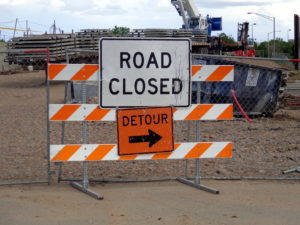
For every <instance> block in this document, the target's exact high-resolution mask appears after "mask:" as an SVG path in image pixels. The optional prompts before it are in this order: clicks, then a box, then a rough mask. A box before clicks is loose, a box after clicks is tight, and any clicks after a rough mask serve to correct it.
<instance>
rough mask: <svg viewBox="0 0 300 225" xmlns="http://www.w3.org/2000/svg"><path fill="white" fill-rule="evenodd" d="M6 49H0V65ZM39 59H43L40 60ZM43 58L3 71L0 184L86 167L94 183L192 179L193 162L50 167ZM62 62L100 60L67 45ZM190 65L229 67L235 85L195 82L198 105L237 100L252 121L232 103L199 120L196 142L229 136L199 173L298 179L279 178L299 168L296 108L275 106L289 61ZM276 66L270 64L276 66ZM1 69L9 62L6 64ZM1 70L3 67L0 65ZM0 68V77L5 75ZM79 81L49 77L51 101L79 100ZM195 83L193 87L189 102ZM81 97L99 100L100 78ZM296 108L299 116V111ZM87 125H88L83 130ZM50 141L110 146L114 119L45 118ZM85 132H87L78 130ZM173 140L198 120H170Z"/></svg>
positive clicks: (59, 176) (199, 60)
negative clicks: (223, 152)
mask: <svg viewBox="0 0 300 225" xmlns="http://www.w3.org/2000/svg"><path fill="white" fill-rule="evenodd" d="M6 55H7V52H2V53H1V56H2V57H1V63H2V64H3V65H6V64H5V62H3V61H4V60H2V59H5V58H6ZM44 57H45V58H44ZM44 57H43V58H44V59H43V60H41V61H40V62H36V63H35V64H33V63H30V61H28V63H23V64H22V65H10V66H12V67H14V66H16V67H17V68H18V72H17V73H16V74H12V73H11V74H10V75H1V76H0V79H1V82H0V85H1V90H0V93H1V99H0V101H1V116H0V118H1V124H3V126H2V127H5V129H2V130H1V149H2V153H3V157H1V171H2V173H1V178H0V182H1V183H5V182H40V181H41V182H47V178H48V175H49V174H50V175H51V178H52V182H56V181H68V180H81V179H82V176H83V173H86V172H88V174H89V178H90V180H92V181H93V180H94V181H108V180H109V181H136V180H164V179H174V178H176V177H179V176H180V177H189V178H191V177H194V175H195V173H196V164H195V160H145V161H144V160H143V161H105V162H104V161H100V162H90V163H88V167H87V168H88V171H87V169H86V170H83V163H79V162H67V163H51V165H50V169H49V168H48V160H47V159H48V158H47V157H48V156H47V144H46V136H47V132H46V127H47V126H46V125H47V116H46V114H47V106H46V91H45V83H44V78H45V70H43V69H44V68H45V62H46V54H45V53H44ZM65 59H66V63H71V64H81V63H88V64H98V53H97V51H95V50H87V49H86V50H84V49H68V50H67V51H66V56H65ZM192 62H193V64H194V65H203V64H206V65H235V74H234V77H235V81H234V82H222V83H221V82H206V83H204V82H203V83H201V84H200V99H201V103H212V104H214V103H218V104H221V103H234V102H233V97H232V91H231V90H234V92H235V95H236V97H237V100H238V102H239V103H240V105H241V106H242V107H243V109H244V110H245V112H246V114H247V115H248V116H250V118H251V119H252V120H253V122H252V123H248V122H247V121H246V120H245V119H244V117H243V115H242V114H241V112H240V110H239V109H238V107H236V104H235V103H234V113H235V116H236V117H235V118H234V120H233V121H201V122H200V140H201V141H203V142H205V141H209V142H210V141H232V142H233V144H234V147H233V158H232V159H202V160H201V162H202V163H201V177H202V178H214V179H289V178H291V179H297V178H299V176H298V175H297V174H293V173H291V174H286V175H282V171H283V170H287V169H290V168H293V167H297V166H299V165H300V154H299V152H300V151H299V146H300V137H299V134H300V132H299V129H300V118H299V111H293V110H285V109H280V108H279V105H278V102H279V97H280V94H281V92H282V80H283V76H284V74H285V70H286V69H287V70H289V67H292V65H287V66H286V65H285V66H282V64H278V63H275V62H274V61H266V62H264V63H263V62H261V63H253V60H252V61H249V59H233V58H212V57H209V56H207V55H193V59H192ZM274 63H275V64H274ZM6 66H7V65H6ZM1 68H4V67H2V65H1ZM3 71H4V70H2V71H1V74H2V73H4V72H3ZM83 89H84V85H83V84H82V83H81V82H59V83H57V82H55V83H52V82H50V98H49V102H50V103H52V104H64V103H69V104H76V103H82V93H83ZM196 93H197V84H192V102H193V103H195V99H196V98H197V96H196ZM86 97H87V98H86V101H87V103H88V104H97V103H98V82H87V83H86ZM297 112H298V113H297ZM83 127H86V128H83ZM49 131H50V132H49V134H51V138H50V143H51V144H80V143H84V142H86V143H89V144H114V143H116V140H117V137H116V136H117V134H116V133H117V132H116V124H115V122H98V121H94V122H85V124H84V123H82V122H51V123H50V130H49ZM84 132H86V134H85V133H84ZM174 138H175V142H192V141H195V140H196V138H197V137H196V121H175V122H174Z"/></svg>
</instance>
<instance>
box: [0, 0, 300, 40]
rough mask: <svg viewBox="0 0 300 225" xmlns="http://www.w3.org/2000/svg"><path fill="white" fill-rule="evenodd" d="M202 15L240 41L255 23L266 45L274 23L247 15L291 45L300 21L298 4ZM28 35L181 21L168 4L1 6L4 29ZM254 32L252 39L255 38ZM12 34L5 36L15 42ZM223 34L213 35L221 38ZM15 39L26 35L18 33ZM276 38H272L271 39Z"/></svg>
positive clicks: (151, 0)
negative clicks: (244, 27) (243, 27)
mask: <svg viewBox="0 0 300 225" xmlns="http://www.w3.org/2000/svg"><path fill="white" fill-rule="evenodd" d="M194 1H195V2H196V5H197V7H198V10H199V12H200V13H201V15H203V16H206V15H207V14H209V15H210V16H211V17H222V18H223V31H222V32H225V33H226V34H228V35H231V36H233V37H234V38H235V39H236V36H237V24H238V23H239V22H240V23H242V22H245V21H248V22H250V23H256V24H257V25H255V26H253V27H254V38H256V39H257V41H265V40H267V37H268V32H272V31H273V23H272V21H270V20H267V19H265V18H262V17H260V16H257V15H248V14H247V12H257V13H261V14H264V15H268V16H271V17H275V18H276V31H280V32H277V33H276V36H278V37H281V38H283V39H284V40H286V39H287V35H288V34H287V33H288V30H289V29H292V31H290V32H289V37H290V38H292V37H293V35H294V29H293V28H294V22H293V19H294V14H298V15H300V0H194ZM16 18H18V20H19V21H20V23H19V24H18V28H20V29H25V27H26V25H25V21H26V20H28V21H29V27H30V28H31V29H32V30H37V31H42V32H45V31H47V32H49V27H50V26H51V25H52V24H53V21H54V20H55V21H56V25H57V26H58V27H60V28H61V29H63V30H64V32H65V33H68V32H71V30H72V29H73V30H74V31H79V30H80V29H85V28H91V29H97V28H101V29H103V28H113V27H114V26H115V25H117V26H126V27H130V28H131V29H134V28H175V29H176V28H180V27H181V25H182V19H181V17H179V15H178V13H177V11H176V10H175V8H174V7H173V5H172V4H171V3H170V0H48V1H47V0H0V26H1V27H13V26H14V21H15V19H16ZM251 27H252V26H250V35H251V33H252V32H251ZM12 33H13V32H12V31H7V30H2V31H1V38H3V35H5V36H6V39H7V38H8V37H11V36H12ZM218 33H220V32H215V33H214V34H215V35H217V34H218ZM17 35H22V32H18V33H17ZM271 36H272V34H270V39H271Z"/></svg>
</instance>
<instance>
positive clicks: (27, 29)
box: [26, 20, 29, 37]
mask: <svg viewBox="0 0 300 225" xmlns="http://www.w3.org/2000/svg"><path fill="white" fill-rule="evenodd" d="M28 31H29V28H28V20H26V36H27V37H28V33H29V32H28Z"/></svg>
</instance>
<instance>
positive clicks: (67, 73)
mask: <svg viewBox="0 0 300 225" xmlns="http://www.w3.org/2000/svg"><path fill="white" fill-rule="evenodd" d="M83 66H84V64H67V66H66V67H65V68H64V69H63V70H62V71H61V72H60V73H59V74H57V76H56V77H55V78H54V79H53V80H70V79H71V78H72V77H73V76H74V75H75V74H76V73H77V72H78V71H79V70H80V69H81V68H82V67H83Z"/></svg>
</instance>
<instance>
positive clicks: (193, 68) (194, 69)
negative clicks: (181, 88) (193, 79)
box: [192, 65, 202, 76]
mask: <svg viewBox="0 0 300 225" xmlns="http://www.w3.org/2000/svg"><path fill="white" fill-rule="evenodd" d="M201 68H202V66H194V65H193V66H192V76H194V75H195V74H196V73H197V72H198V71H199V70H200V69H201Z"/></svg>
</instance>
